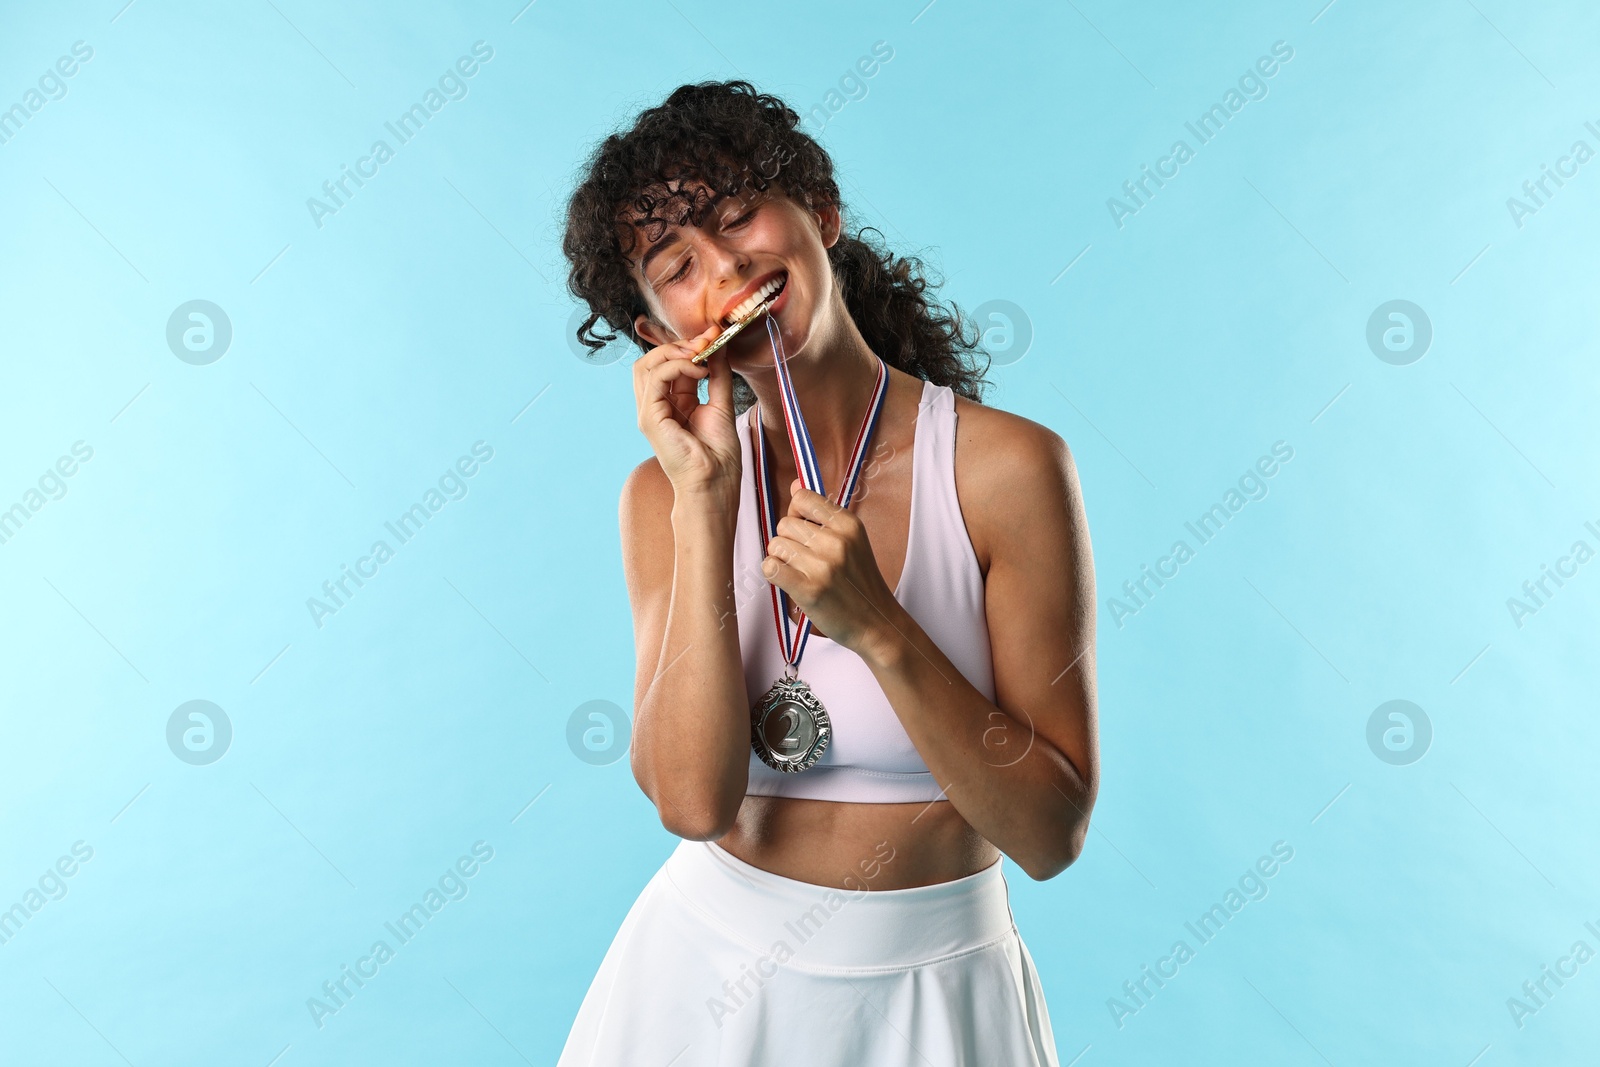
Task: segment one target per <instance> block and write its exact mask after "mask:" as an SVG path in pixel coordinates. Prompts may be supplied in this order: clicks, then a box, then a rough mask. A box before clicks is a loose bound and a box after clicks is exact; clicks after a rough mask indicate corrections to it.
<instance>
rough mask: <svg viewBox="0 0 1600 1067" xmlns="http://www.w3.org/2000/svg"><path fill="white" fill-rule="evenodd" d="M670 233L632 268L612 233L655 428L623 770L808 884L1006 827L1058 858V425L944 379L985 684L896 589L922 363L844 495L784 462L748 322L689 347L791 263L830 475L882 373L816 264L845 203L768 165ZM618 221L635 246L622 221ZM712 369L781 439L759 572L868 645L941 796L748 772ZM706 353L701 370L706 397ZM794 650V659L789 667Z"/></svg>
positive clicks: (646, 474)
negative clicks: (979, 614) (776, 783)
mask: <svg viewBox="0 0 1600 1067" xmlns="http://www.w3.org/2000/svg"><path fill="white" fill-rule="evenodd" d="M673 187H674V188H676V185H674V186H673ZM752 207H754V209H755V210H754V213H753V214H749V212H750V210H751V208H752ZM623 219H624V222H625V223H626V222H628V221H631V219H632V216H630V215H627V214H625V215H624V216H623ZM668 234H669V235H670V236H666V237H662V238H661V239H660V240H659V241H658V242H657V243H659V244H663V245H665V246H666V251H664V252H663V253H661V254H658V255H657V257H656V258H655V259H654V261H653V262H652V263H650V264H649V265H648V267H647V268H644V269H641V267H640V263H641V260H642V255H643V253H644V252H645V251H646V249H647V248H648V247H649V243H648V240H647V238H645V237H644V236H642V235H640V236H639V237H638V238H637V240H636V241H634V244H633V248H632V253H633V255H632V257H631V259H632V262H633V263H634V274H635V281H636V284H637V285H638V286H639V291H640V293H641V294H642V295H643V297H644V300H645V303H646V305H647V306H648V307H649V309H650V314H649V315H641V316H639V317H638V319H637V320H636V322H635V324H634V325H635V329H636V331H637V332H638V334H639V336H640V337H642V338H643V339H645V340H646V341H647V342H648V343H650V344H652V345H654V346H656V347H654V348H652V349H651V350H650V351H649V352H647V353H646V354H645V355H644V356H642V357H641V358H640V359H639V360H638V361H637V362H636V363H635V365H634V387H635V398H636V401H637V404H638V409H639V427H640V430H641V431H642V432H643V433H644V434H645V436H646V437H647V439H648V440H649V441H650V444H651V446H652V448H653V450H654V452H655V454H654V455H653V456H652V457H651V458H649V459H647V460H645V461H644V462H643V463H641V464H640V465H639V466H638V467H637V468H636V469H635V470H634V471H633V473H632V474H631V475H630V477H629V478H628V480H627V483H626V485H625V486H624V488H623V493H622V499H621V502H620V507H619V513H620V519H621V527H622V540H623V554H624V570H625V574H626V578H627V584H628V592H629V599H630V602H631V605H632V608H633V614H634V626H635V642H636V648H637V650H638V663H639V668H638V675H637V678H636V683H635V705H634V706H635V721H634V740H633V744H632V747H631V749H630V757H631V762H632V768H633V772H634V776H635V779H636V780H637V781H638V783H639V785H640V788H641V789H643V790H644V792H645V794H646V795H647V796H649V797H650V799H651V800H652V802H653V803H655V805H656V808H657V811H658V813H659V814H660V816H661V819H662V823H663V825H665V826H666V827H667V829H669V830H671V831H672V832H673V833H675V834H677V835H678V836H681V837H685V838H689V839H692V840H713V841H716V842H717V843H718V844H719V845H721V846H722V847H723V848H725V849H727V850H728V851H729V852H731V853H732V854H733V855H735V856H738V857H739V858H740V859H743V860H745V861H746V862H748V863H750V864H753V865H754V866H757V867H760V868H762V869H764V870H768V871H772V872H774V873H777V874H781V875H784V876H786V877H790V878H795V879H798V880H801V881H805V882H811V883H814V884H818V885H829V886H835V887H841V888H850V889H860V888H867V889H874V890H880V889H899V888H907V887H911V886H918V885H928V884H932V883H935V882H942V881H947V880H950V879H954V878H960V877H964V876H966V875H969V874H973V873H975V872H977V871H980V870H983V869H984V868H986V867H988V866H990V865H991V864H993V863H994V862H996V860H997V859H998V858H999V855H1000V854H1001V853H1002V852H1003V853H1004V854H1005V855H1006V856H1008V857H1009V858H1011V859H1012V860H1013V861H1014V862H1015V863H1016V864H1017V865H1018V866H1020V867H1021V868H1022V869H1023V870H1024V871H1026V872H1027V873H1028V875H1029V876H1030V877H1032V878H1034V879H1036V880H1044V879H1047V878H1052V877H1054V876H1055V875H1056V874H1058V873H1060V872H1061V871H1062V870H1064V869H1066V867H1067V866H1069V865H1070V864H1071V863H1073V862H1074V861H1075V860H1076V859H1077V858H1078V856H1079V854H1080V853H1081V852H1082V849H1083V845H1084V841H1085V839H1086V837H1087V834H1088V828H1089V817H1090V812H1091V811H1092V809H1093V806H1094V800H1095V795H1096V793H1097V791H1098V788H1099V785H1098V783H1099V755H1098V741H1097V738H1096V696H1095V681H1094V673H1095V672H1094V625H1095V617H1094V575H1093V568H1092V561H1091V554H1090V544H1089V533H1088V525H1087V522H1086V520H1085V517H1084V509H1083V500H1082V495H1081V491H1080V488H1079V484H1078V477H1077V471H1076V468H1075V465H1074V463H1073V459H1072V455H1071V453H1070V451H1069V450H1068V448H1067V446H1066V444H1065V442H1063V441H1062V440H1061V438H1060V437H1058V436H1057V435H1056V434H1055V433H1054V432H1052V431H1051V430H1050V429H1048V428H1047V427H1044V426H1042V425H1040V424H1038V423H1035V422H1032V421H1030V420H1028V419H1025V418H1022V417H1020V416H1017V415H1013V414H1010V413H1008V412H1004V411H999V410H996V409H992V408H988V407H985V406H983V405H981V404H976V403H973V402H971V401H969V400H966V399H964V398H962V397H959V396H958V397H957V398H956V400H955V405H956V413H957V433H956V457H955V479H956V492H957V497H958V500H959V503H960V506H961V510H962V514H963V517H964V519H965V521H966V525H967V533H968V537H969V538H970V540H971V542H972V546H973V549H974V553H975V554H976V556H977V559H978V562H979V565H980V568H981V569H982V571H983V574H984V580H985V592H984V606H985V612H986V617H987V622H988V627H989V634H990V641H991V646H992V658H993V669H994V680H995V699H994V701H992V702H991V701H990V700H989V699H988V698H986V697H985V696H984V695H983V694H982V693H980V692H979V691H978V690H977V689H975V688H974V687H973V686H972V685H971V684H970V683H969V682H967V681H966V679H965V678H964V677H963V676H962V675H961V674H960V672H959V671H958V670H957V669H956V668H955V667H954V666H953V665H952V664H951V663H950V661H949V659H948V658H947V657H946V656H945V655H944V653H943V652H942V651H940V649H939V648H938V646H937V645H936V644H935V643H934V642H933V641H932V640H931V639H930V638H929V637H928V635H927V634H926V632H925V631H924V630H923V629H922V627H921V626H920V625H919V624H918V622H917V621H916V620H915V619H914V618H912V617H911V615H910V614H909V613H908V612H907V611H906V610H905V608H904V607H902V606H901V605H900V603H899V602H898V601H897V600H896V599H895V597H894V595H893V591H892V590H893V588H894V585H895V584H897V583H898V576H899V575H900V573H901V569H902V567H903V566H904V562H905V555H906V541H907V534H908V530H909V515H910V495H911V466H912V442H913V439H914V438H913V435H914V432H915V420H916V418H917V414H918V401H919V399H920V395H921V389H922V382H921V380H920V379H917V378H915V377H913V376H911V375H908V374H905V373H903V372H901V371H899V370H895V369H894V368H890V370H889V374H890V383H889V390H888V396H887V398H886V400H885V409H884V412H883V414H882V416H881V417H880V419H879V423H878V427H877V429H876V432H875V435H874V438H873V447H872V450H871V455H872V457H873V461H872V463H871V464H870V466H869V467H868V469H867V471H866V472H865V474H864V480H863V482H862V484H861V486H860V488H858V490H857V494H856V497H855V499H854V500H852V502H851V506H850V508H849V509H848V510H846V509H840V508H838V507H837V506H836V505H834V504H833V503H832V502H831V501H829V500H826V499H824V498H823V497H821V496H819V495H817V494H816V493H813V492H810V491H809V490H807V489H805V488H804V486H803V484H802V483H801V482H800V481H799V479H798V478H797V476H796V472H795V469H794V458H793V455H792V453H791V451H790V449H789V447H788V443H787V436H786V431H785V427H784V424H783V417H782V413H781V406H780V401H779V393H778V383H777V377H776V374H775V371H774V366H773V356H772V351H771V344H770V342H769V341H768V339H767V336H766V331H765V328H764V327H763V326H762V324H760V323H757V324H755V325H754V326H752V327H751V328H749V329H746V330H745V331H744V333H743V334H742V335H741V336H739V337H737V338H735V339H734V340H733V341H732V342H730V344H729V345H728V346H727V347H725V348H724V349H723V350H722V351H721V352H719V353H717V354H716V355H713V356H712V357H711V359H710V365H709V366H707V367H697V366H695V365H694V364H693V363H692V362H690V360H689V356H691V355H693V354H694V353H696V352H699V351H700V350H701V349H702V348H704V347H705V346H706V345H707V344H709V343H710V341H711V339H712V338H714V337H715V336H716V335H717V334H718V333H719V332H720V330H721V328H722V327H721V326H720V325H719V322H720V320H721V318H722V316H723V314H724V312H725V311H726V310H727V309H728V308H729V307H730V306H731V305H730V300H731V299H732V298H733V297H734V296H735V295H736V294H738V293H739V292H740V291H741V290H742V289H744V288H745V286H746V285H747V284H748V283H750V282H751V281H753V280H755V279H757V278H759V277H761V276H763V275H765V274H766V273H768V272H770V271H772V270H774V269H781V270H784V271H787V272H788V282H787V287H786V292H785V294H784V298H783V301H782V302H781V303H780V304H779V305H778V306H777V308H776V310H775V312H774V316H775V319H776V321H777V323H778V325H779V328H780V330H781V331H782V338H783V341H784V346H785V350H786V352H787V356H788V368H789V372H790V375H791V377H792V379H793V381H794V384H795V387H796V390H797V392H798V395H799V396H800V397H801V399H802V404H803V405H804V409H805V417H806V424H807V427H808V428H809V430H810V432H811V435H812V438H813V441H814V443H815V446H816V449H817V452H818V455H819V458H820V462H821V468H822V473H823V480H824V484H825V485H826V486H827V487H828V489H829V491H830V492H834V491H836V488H837V486H838V485H839V484H840V480H841V478H842V475H843V467H844V464H845V463H846V462H847V461H848V458H849V449H850V447H851V445H852V444H853V442H854V437H855V433H856V430H857V428H858V427H859V425H860V423H861V420H862V418H863V416H864V414H865V411H866V407H867V404H868V401H869V399H870V392H871V388H872V382H873V377H874V375H875V373H876V361H875V359H874V357H873V355H872V352H871V350H870V348H869V347H868V346H867V344H866V342H865V340H864V339H863V338H862V336H861V334H860V331H859V330H858V329H857V328H856V325H855V323H854V321H853V320H852V319H851V317H850V315H849V312H848V311H847V310H846V308H845V305H844V300H843V297H842V295H841V293H840V292H839V290H838V288H837V287H836V285H835V284H834V280H833V276H832V273H831V271H830V270H829V268H828V260H827V249H828V248H830V247H831V246H832V245H833V244H834V243H835V242H836V241H837V240H838V238H839V236H840V215H839V210H838V207H837V206H836V205H830V204H821V205H818V206H817V207H815V208H811V207H808V206H806V205H805V204H802V203H799V202H797V201H795V200H792V199H790V198H788V197H787V196H785V195H784V194H783V193H782V192H781V191H778V190H776V189H774V190H772V191H771V192H769V193H768V194H766V195H764V196H761V197H758V198H755V199H747V200H743V201H740V200H733V199H729V200H725V201H723V202H721V203H719V204H718V205H716V206H715V207H713V209H712V210H711V211H710V212H708V213H707V216H706V218H704V219H703V220H702V222H701V224H700V225H699V226H698V227H696V226H693V225H685V226H681V227H677V226H675V227H670V228H669V230H668ZM623 240H624V242H625V243H624V246H623V247H624V248H627V247H629V245H628V242H629V241H630V237H629V236H628V235H627V234H626V232H625V233H624V237H623ZM680 268H681V271H680ZM730 370H736V371H738V372H739V374H740V375H742V376H743V377H744V379H745V381H746V382H748V383H749V385H750V387H751V388H752V390H754V392H755V394H756V396H757V398H758V401H759V403H760V413H761V420H760V423H761V429H762V431H763V432H764V433H765V434H766V437H767V441H768V444H769V448H770V452H771V456H772V457H773V460H774V461H775V465H776V470H775V471H774V475H775V484H776V486H777V487H778V493H779V499H778V501H777V508H778V512H779V514H780V515H782V516H783V518H782V519H781V520H780V521H779V523H778V526H777V529H776V534H777V536H775V537H774V538H773V539H772V540H771V541H770V542H769V543H768V545H767V556H766V558H765V560H764V561H763V564H762V572H763V574H764V575H765V577H766V578H767V580H768V581H769V582H770V583H772V584H775V585H777V586H779V587H780V588H782V589H783V590H784V591H785V592H787V593H788V594H789V596H790V598H791V599H792V600H793V601H794V602H795V603H796V604H797V605H798V608H799V609H801V610H804V611H805V613H806V614H807V615H808V616H809V617H810V618H811V619H812V622H813V627H814V630H815V632H818V633H822V634H824V635H826V636H828V637H830V638H832V639H833V640H835V641H837V642H838V643H839V644H841V645H844V646H845V647H847V648H849V649H851V650H852V651H854V652H856V653H857V654H858V655H859V656H861V658H862V660H863V661H864V662H865V663H866V664H867V666H868V667H869V668H870V669H871V671H872V673H873V676H874V677H875V678H876V679H877V681H878V683H879V685H880V686H882V688H883V691H884V693H885V695H886V696H887V697H888V700H889V703H890V705H891V706H892V707H893V708H894V710H895V712H896V714H897V715H898V716H899V718H900V721H901V723H902V725H903V726H904V728H905V730H906V733H907V735H908V736H909V737H910V739H911V741H912V743H913V744H914V745H915V746H916V748H917V750H918V752H919V753H920V754H921V756H922V758H923V760H924V762H925V763H926V764H927V766H928V768H929V770H930V771H932V773H933V776H934V778H935V780H936V781H937V782H938V783H939V784H940V786H941V787H942V788H943V789H944V791H945V799H941V800H937V801H933V802H929V803H914V804H862V803H840V802H832V801H820V800H808V799H798V798H788V797H760V796H745V795H744V789H745V786H746V784H747V774H748V766H749V759H750V746H749V707H748V700H747V694H746V692H745V687H744V678H743V673H742V666H741V662H742V661H741V660H740V658H739V652H738V631H737V627H735V626H733V625H732V623H731V620H732V619H733V618H734V613H735V612H736V610H738V608H739V607H740V604H739V602H736V600H735V597H734V595H733V591H732V585H733V583H732V579H733V573H732V537H733V530H734V526H735V524H736V521H737V515H738V504H739V489H740V481H741V478H742V477H744V476H745V475H744V472H743V471H742V470H741V459H740V449H739V441H738V438H737V437H736V433H737V431H736V428H735V425H734V412H733V405H732V377H731V374H730ZM701 378H707V379H709V383H710V384H709V387H708V388H709V400H708V401H707V402H706V403H704V404H702V403H700V402H699V401H698V399H697V397H696V393H695V390H696V388H697V386H698V383H699V380H700V379H701ZM891 574H892V575H894V576H895V578H896V581H895V582H893V583H891V582H890V581H888V580H886V578H885V575H891ZM769 603H770V600H769V598H768V596H767V595H766V594H765V591H764V590H763V591H762V593H761V595H760V596H759V597H758V598H756V599H754V600H753V601H752V600H750V599H748V598H747V599H746V600H745V601H744V602H743V604H744V610H752V609H754V610H757V611H763V612H765V611H767V610H769V608H768V605H769ZM804 669H805V661H804V660H803V659H802V660H801V675H802V677H803V676H804ZM885 843H887V848H885ZM885 855H890V856H892V858H891V859H889V860H887V861H884V860H883V857H884V856H885ZM875 860H876V861H877V862H874V861H875Z"/></svg>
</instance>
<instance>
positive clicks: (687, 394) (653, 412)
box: [641, 359, 706, 423]
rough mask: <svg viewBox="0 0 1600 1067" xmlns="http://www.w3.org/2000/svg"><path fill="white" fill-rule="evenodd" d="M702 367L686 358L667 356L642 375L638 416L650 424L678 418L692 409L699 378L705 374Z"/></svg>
mask: <svg viewBox="0 0 1600 1067" xmlns="http://www.w3.org/2000/svg"><path fill="white" fill-rule="evenodd" d="M705 373H706V371H705V368H704V367H696V366H695V365H694V364H692V363H690V362H689V361H688V360H686V359H668V360H666V361H664V362H662V363H661V364H660V365H658V366H657V367H656V368H655V369H654V370H652V371H651V372H650V373H649V374H648V375H646V376H645V380H644V384H643V386H642V391H643V393H644V397H643V399H644V404H643V410H642V411H641V418H644V419H646V421H647V422H650V423H659V422H661V421H662V420H663V419H666V418H672V417H680V416H682V415H684V414H686V413H687V412H688V411H692V410H693V409H694V405H695V402H696V401H695V392H696V390H697V389H699V379H700V378H703V377H704V376H705Z"/></svg>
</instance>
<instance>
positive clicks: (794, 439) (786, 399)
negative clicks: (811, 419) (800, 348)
mask: <svg viewBox="0 0 1600 1067" xmlns="http://www.w3.org/2000/svg"><path fill="white" fill-rule="evenodd" d="M766 326H767V336H768V337H769V338H771V339H772V355H773V360H774V362H775V363H776V366H777V371H778V393H779V396H780V397H782V400H783V422H784V425H785V426H786V427H787V428H788V431H789V447H790V448H791V449H793V451H794V466H795V470H796V471H798V472H799V478H800V481H801V482H802V483H803V484H804V485H805V487H806V488H807V489H809V490H811V491H812V492H813V493H816V494H818V495H819V496H822V497H827V495H828V492H827V490H826V489H824V488H823V485H822V468H821V466H820V464H819V463H818V462H817V451H816V449H815V448H814V447H812V444H811V434H810V433H809V432H808V431H807V430H806V420H805V418H804V417H803V416H802V415H801V414H800V398H799V397H798V396H796V395H795V391H794V381H793V380H792V379H791V378H790V377H789V366H788V360H787V359H786V358H785V357H784V352H783V338H782V337H781V336H780V335H779V332H778V327H777V324H776V323H774V322H773V321H772V316H771V315H768V316H767V320H766ZM873 358H875V359H877V361H878V377H877V380H876V381H875V382H874V383H873V386H872V401H871V403H869V404H868V405H867V413H866V416H865V417H864V418H863V419H862V420H861V428H860V429H859V430H857V431H856V443H855V446H854V447H853V448H852V449H851V450H850V462H849V464H848V465H847V466H846V468H845V477H844V484H843V485H842V486H840V487H839V494H838V497H837V498H836V499H835V500H834V503H835V504H837V505H838V506H839V507H841V508H847V507H849V506H850V499H851V498H852V497H853V496H855V492H856V486H857V485H858V484H860V481H861V471H862V468H863V467H864V466H865V464H866V458H867V444H868V443H869V442H870V441H871V440H872V433H873V431H874V430H875V429H877V426H878V415H879V414H880V413H881V412H882V411H883V402H884V399H885V398H886V397H887V396H888V395H889V369H888V367H887V366H886V365H885V364H884V362H883V358H882V357H881V356H874V357H873ZM760 414H761V411H760V408H759V407H758V408H757V410H756V415H757V419H756V440H757V441H758V442H759V444H760V447H759V449H758V450H757V459H756V494H757V496H756V500H757V505H758V506H757V509H756V510H757V514H758V515H759V517H760V519H761V552H762V555H765V554H766V550H767V542H769V541H771V540H772V538H773V537H774V536H775V533H774V531H775V530H777V528H778V494H777V491H776V489H775V488H774V486H773V484H772V461H771V457H770V456H769V455H768V451H767V437H766V434H764V433H762V432H761V429H760V428H761V421H760V417H759V416H760ZM772 615H773V618H774V620H775V622H776V625H777V627H778V639H779V640H780V641H781V642H782V644H783V659H784V662H785V663H787V664H788V665H789V671H788V674H789V675H790V676H791V677H792V676H793V675H794V673H795V670H796V668H797V667H798V666H799V663H800V657H801V656H802V655H804V653H805V647H806V638H807V637H809V636H810V635H811V620H810V619H809V618H807V617H806V613H805V612H804V611H802V612H800V621H799V622H794V621H792V620H790V618H789V594H788V593H785V592H784V591H783V590H782V589H780V588H779V587H778V586H776V585H774V586H773V587H772Z"/></svg>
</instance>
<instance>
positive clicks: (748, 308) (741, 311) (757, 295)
mask: <svg viewBox="0 0 1600 1067" xmlns="http://www.w3.org/2000/svg"><path fill="white" fill-rule="evenodd" d="M783 283H784V279H783V278H774V279H772V280H771V281H770V282H768V283H767V284H766V285H763V286H762V287H761V288H760V289H757V290H756V291H755V292H754V293H752V294H750V295H749V296H748V297H746V298H745V299H744V300H743V301H741V302H740V303H739V306H738V307H736V308H734V309H733V310H732V311H730V312H728V317H727V322H728V324H729V325H732V324H733V323H735V322H738V321H739V320H740V319H742V318H744V317H745V316H746V315H748V314H750V312H752V311H754V310H755V309H756V308H757V307H759V306H760V304H761V302H762V301H763V300H765V299H766V298H767V297H769V296H771V295H772V294H773V293H775V292H777V291H778V290H779V289H781V288H782V287H783Z"/></svg>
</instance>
